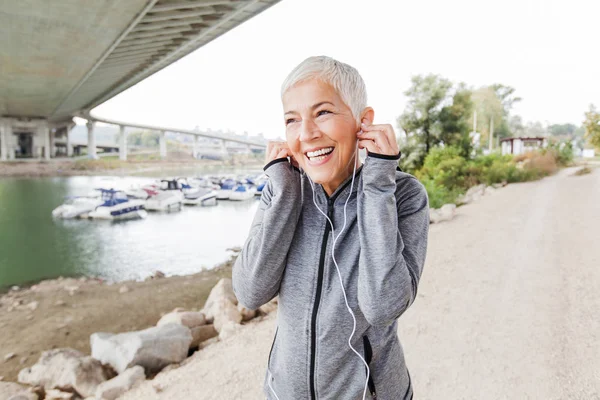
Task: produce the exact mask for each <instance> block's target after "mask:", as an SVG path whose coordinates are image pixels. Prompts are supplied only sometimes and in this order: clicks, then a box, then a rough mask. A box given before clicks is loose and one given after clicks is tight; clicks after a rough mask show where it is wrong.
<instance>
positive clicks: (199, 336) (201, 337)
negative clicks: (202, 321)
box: [190, 324, 219, 347]
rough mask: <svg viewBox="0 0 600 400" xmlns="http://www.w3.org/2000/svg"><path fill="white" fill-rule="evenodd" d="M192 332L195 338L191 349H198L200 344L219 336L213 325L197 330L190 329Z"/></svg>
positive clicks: (199, 327) (200, 327) (197, 328)
mask: <svg viewBox="0 0 600 400" xmlns="http://www.w3.org/2000/svg"><path fill="white" fill-rule="evenodd" d="M190 331H191V332H192V338H193V340H192V343H191V344H190V347H198V346H199V345H200V343H202V342H204V341H205V340H208V339H211V338H214V337H215V336H217V335H218V334H219V333H218V332H217V331H216V330H215V327H214V326H213V325H212V324H211V325H201V326H197V327H195V328H192V329H190Z"/></svg>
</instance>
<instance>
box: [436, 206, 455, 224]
mask: <svg viewBox="0 0 600 400" xmlns="http://www.w3.org/2000/svg"><path fill="white" fill-rule="evenodd" d="M439 212H440V214H441V217H442V220H444V221H450V220H451V219H452V218H454V215H455V214H456V204H444V205H443V206H442V208H440V210H439Z"/></svg>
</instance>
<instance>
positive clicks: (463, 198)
mask: <svg viewBox="0 0 600 400" xmlns="http://www.w3.org/2000/svg"><path fill="white" fill-rule="evenodd" d="M472 201H473V198H472V197H471V195H467V194H463V195H460V196H458V198H457V199H456V202H457V203H458V204H469V203H471V202H472Z"/></svg>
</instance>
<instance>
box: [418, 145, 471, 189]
mask: <svg viewBox="0 0 600 400" xmlns="http://www.w3.org/2000/svg"><path fill="white" fill-rule="evenodd" d="M466 169H467V160H465V159H464V158H463V157H461V156H460V150H459V149H457V148H454V147H436V148H434V149H433V150H431V151H430V152H429V154H428V155H427V157H426V158H425V162H424V164H423V168H421V170H420V171H419V172H418V177H421V178H422V179H424V180H427V179H429V180H433V181H434V182H435V184H436V185H437V186H444V187H446V188H447V189H450V190H455V189H462V188H464V187H465V176H466Z"/></svg>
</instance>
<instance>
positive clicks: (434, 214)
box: [429, 208, 442, 224]
mask: <svg viewBox="0 0 600 400" xmlns="http://www.w3.org/2000/svg"><path fill="white" fill-rule="evenodd" d="M441 220H442V217H441V215H440V213H439V212H438V210H436V209H435V208H430V209H429V223H431V224H437V223H438V222H440V221H441Z"/></svg>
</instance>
